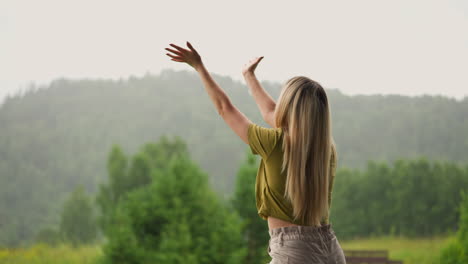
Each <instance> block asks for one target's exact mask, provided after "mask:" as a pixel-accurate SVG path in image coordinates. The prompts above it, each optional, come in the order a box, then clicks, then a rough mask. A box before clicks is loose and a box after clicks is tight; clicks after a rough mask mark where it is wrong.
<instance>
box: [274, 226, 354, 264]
mask: <svg viewBox="0 0 468 264" xmlns="http://www.w3.org/2000/svg"><path fill="white" fill-rule="evenodd" d="M269 233H270V241H269V243H268V254H269V255H270V256H271V258H272V259H271V261H270V262H269V264H299V263H301V264H308V263H311V264H312V263H320V264H332V263H333V264H345V263H346V260H345V256H344V252H343V249H342V248H341V245H340V243H339V242H338V239H337V238H336V236H335V232H334V231H333V229H332V227H331V223H330V224H327V225H323V226H321V227H313V226H285V227H279V228H273V229H270V230H269Z"/></svg>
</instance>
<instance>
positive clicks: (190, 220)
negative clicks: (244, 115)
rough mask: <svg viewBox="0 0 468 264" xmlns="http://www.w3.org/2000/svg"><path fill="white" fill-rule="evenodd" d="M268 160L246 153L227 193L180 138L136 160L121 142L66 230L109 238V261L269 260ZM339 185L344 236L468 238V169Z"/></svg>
mask: <svg viewBox="0 0 468 264" xmlns="http://www.w3.org/2000/svg"><path fill="white" fill-rule="evenodd" d="M258 162H259V158H258V156H254V155H252V154H251V153H250V151H246V153H245V160H244V161H243V162H242V164H240V166H239V169H238V171H237V175H236V184H235V186H234V190H235V191H234V192H233V195H232V196H231V197H230V198H229V199H223V198H222V197H220V196H219V195H218V194H217V193H216V192H215V191H214V190H213V189H212V187H211V186H210V183H209V180H208V179H209V177H208V174H207V173H206V172H204V171H203V170H202V169H201V168H200V166H198V165H197V164H196V163H195V162H194V161H193V160H192V159H191V157H190V155H189V152H188V149H187V145H186V143H185V142H184V141H183V140H182V139H180V138H178V137H175V139H174V140H173V141H171V140H169V139H168V138H166V137H162V138H161V140H160V141H158V142H156V143H148V144H145V145H143V146H142V147H141V149H140V150H139V152H137V154H135V155H133V157H127V155H125V153H123V151H122V149H121V147H120V146H118V145H114V146H113V148H112V149H111V151H110V153H109V155H108V160H107V166H106V167H107V171H108V178H107V181H105V182H102V183H101V184H100V188H99V192H98V193H97V195H96V196H95V197H94V200H93V199H88V198H86V195H84V194H83V192H82V189H81V188H79V189H77V191H75V192H73V193H72V194H71V195H70V198H69V199H68V201H67V202H66V203H65V205H64V207H63V210H62V217H61V219H62V221H61V224H60V226H59V228H58V230H59V231H56V233H58V234H61V235H59V236H58V237H59V241H62V242H70V243H72V244H73V245H74V246H77V245H80V244H83V243H94V242H98V243H100V244H102V247H103V255H102V256H101V257H100V259H99V260H98V262H99V263H102V264H104V263H117V264H118V263H252V264H253V263H266V262H267V261H269V256H268V254H267V246H268V240H269V234H268V226H267V222H266V221H264V220H263V219H261V218H260V217H259V216H258V214H257V209H256V207H255V177H256V172H257V168H258ZM334 186H335V187H334V190H333V193H332V195H333V196H332V204H331V214H330V221H331V223H332V225H333V227H334V229H335V232H336V233H337V236H338V237H339V238H340V239H352V238H355V237H366V236H379V235H389V234H390V235H391V234H393V235H403V236H409V237H412V236H418V237H421V236H428V237H430V236H433V235H438V234H449V233H451V232H455V231H457V232H460V233H462V234H463V235H460V241H462V242H463V243H466V233H467V232H466V230H468V229H467V226H466V225H467V224H468V221H466V216H467V212H468V207H467V205H468V204H467V202H466V201H468V199H466V198H465V202H463V190H466V189H468V170H467V168H466V167H465V168H463V167H460V166H458V165H456V164H453V163H449V162H440V161H429V160H427V159H426V158H420V159H414V160H398V161H396V162H394V163H393V165H392V166H390V165H388V164H386V163H384V162H375V161H371V162H369V163H368V165H367V167H366V169H365V170H358V169H343V168H342V169H339V170H338V171H337V174H336V180H335V185H334ZM462 205H463V206H462ZM91 207H96V208H97V209H99V210H97V211H98V214H96V215H94V213H93V211H92V210H91V209H90V208H91ZM463 210H464V211H463ZM93 219H95V220H93ZM461 219H465V222H463V221H462V220H461ZM93 221H94V225H93V224H91V223H92V222H93ZM51 230H53V228H47V229H46V230H45V231H43V232H40V233H39V234H41V236H38V237H37V238H36V239H37V241H44V242H48V241H49V242H50V241H51V240H53V239H51V238H50V237H51V234H52V235H53V234H54V232H51ZM77 230H79V231H77ZM52 237H54V236H52ZM462 242H458V241H457V242H454V243H453V245H451V246H450V248H448V249H444V250H445V251H444V252H453V251H456V250H463V247H462V246H461V244H460V245H459V244H457V243H462ZM460 252H463V251H460ZM444 254H448V253H444ZM442 263H444V262H442ZM451 263H457V262H451ZM460 263H462V262H460Z"/></svg>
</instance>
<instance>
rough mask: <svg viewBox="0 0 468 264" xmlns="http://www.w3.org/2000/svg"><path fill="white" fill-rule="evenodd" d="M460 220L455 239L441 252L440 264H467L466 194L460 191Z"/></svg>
mask: <svg viewBox="0 0 468 264" xmlns="http://www.w3.org/2000/svg"><path fill="white" fill-rule="evenodd" d="M461 195H462V197H463V198H462V202H461V203H460V220H459V228H458V231H457V235H456V237H455V238H454V239H453V240H451V241H450V243H449V244H448V245H447V246H446V247H445V248H443V249H442V250H441V254H440V264H464V263H468V192H466V191H465V190H463V191H461Z"/></svg>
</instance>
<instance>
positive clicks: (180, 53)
mask: <svg viewBox="0 0 468 264" xmlns="http://www.w3.org/2000/svg"><path fill="white" fill-rule="evenodd" d="M165 50H167V51H170V52H172V53H175V54H177V55H179V56H183V55H184V54H182V52H180V51H177V50H174V49H170V48H165Z"/></svg>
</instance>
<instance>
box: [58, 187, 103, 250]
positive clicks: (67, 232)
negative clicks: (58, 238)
mask: <svg viewBox="0 0 468 264" xmlns="http://www.w3.org/2000/svg"><path fill="white" fill-rule="evenodd" d="M60 233H61V235H62V237H63V238H64V240H65V241H68V242H71V244H72V245H73V246H78V245H81V244H85V243H91V242H93V241H94V240H95V239H96V235H97V225H96V222H95V219H94V213H93V207H92V203H91V201H90V198H89V197H88V196H87V195H86V194H85V192H84V190H83V186H81V185H80V186H78V187H77V188H76V189H75V190H74V191H73V192H72V193H71V195H70V197H69V199H68V200H67V201H66V202H65V204H64V207H63V211H62V216H61V221H60Z"/></svg>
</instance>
